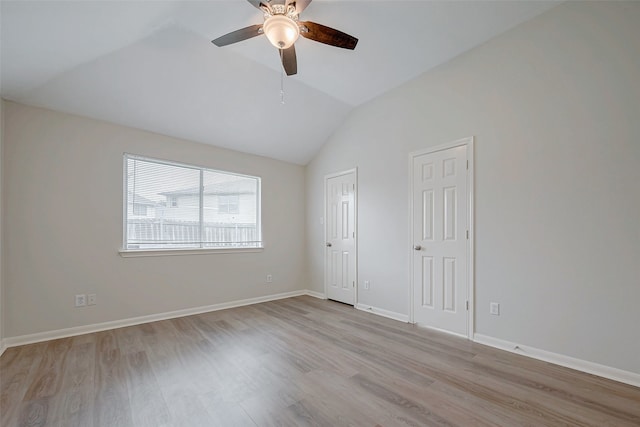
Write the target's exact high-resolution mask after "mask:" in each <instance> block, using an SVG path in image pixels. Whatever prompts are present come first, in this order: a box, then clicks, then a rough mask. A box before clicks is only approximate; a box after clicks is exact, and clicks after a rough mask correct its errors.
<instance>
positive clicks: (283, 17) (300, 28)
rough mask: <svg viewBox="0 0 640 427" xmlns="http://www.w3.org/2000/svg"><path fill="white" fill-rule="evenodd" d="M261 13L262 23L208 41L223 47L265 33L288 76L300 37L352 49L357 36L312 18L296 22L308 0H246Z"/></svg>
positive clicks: (293, 71) (295, 65) (294, 67)
mask: <svg viewBox="0 0 640 427" xmlns="http://www.w3.org/2000/svg"><path fill="white" fill-rule="evenodd" d="M247 1H248V2H249V3H251V4H252V5H253V6H255V7H256V8H258V9H260V10H261V11H262V12H263V13H264V23H262V24H256V25H251V26H249V27H245V28H241V29H239V30H236V31H232V32H230V33H228V34H225V35H224V36H221V37H218V38H217V39H215V40H213V41H212V42H211V43H213V44H215V45H216V46H220V47H222V46H226V45H228V44H232V43H237V42H239V41H242V40H247V39H250V38H252V37H256V36H259V35H262V34H264V35H266V36H267V38H268V39H269V41H270V42H271V44H272V45H274V46H275V47H276V48H278V50H279V52H280V59H281V61H282V66H283V67H284V71H285V72H286V73H287V75H288V76H291V75H294V74H296V73H297V72H298V63H297V60H296V49H295V46H294V43H295V42H296V40H298V37H299V36H302V37H304V38H306V39H309V40H315V41H317V42H320V43H324V44H328V45H331V46H336V47H341V48H343V49H351V50H353V49H355V47H356V44H357V43H358V39H357V38H355V37H353V36H350V35H349V34H346V33H343V32H342V31H338V30H336V29H333V28H330V27H326V26H324V25H320V24H316V23H315V22H311V21H299V20H298V16H299V15H300V13H302V11H303V10H305V9H306V8H307V6H309V3H311V0H247Z"/></svg>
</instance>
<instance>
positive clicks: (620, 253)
mask: <svg viewBox="0 0 640 427" xmlns="http://www.w3.org/2000/svg"><path fill="white" fill-rule="evenodd" d="M638 22H640V3H637V2H636V3H622V2H596V3H591V2H567V3H564V4H562V5H560V6H559V7H557V8H554V9H552V10H550V11H549V12H548V13H545V14H543V15H541V16H539V17H537V18H535V19H533V20H532V21H529V22H527V23H525V24H523V25H521V26H519V27H517V28H514V29H513V30H511V31H509V32H507V33H505V34H503V35H501V36H499V37H497V38H495V39H493V40H491V41H489V42H488V43H486V44H485V45H483V46H481V47H478V48H476V49H474V50H472V51H470V52H468V53H466V54H464V55H462V56H460V57H458V58H456V59H454V60H452V61H451V62H449V63H447V64H445V65H443V66H441V67H439V68H437V69H435V70H433V71H431V72H428V73H426V74H424V75H422V76H420V77H418V78H417V79H415V80H413V81H411V82H410V83H408V84H405V85H403V86H401V87H399V88H397V89H395V90H392V91H391V92H388V93H387V94H385V95H383V96H381V97H380V98H377V99H375V100H373V101H371V102H370V103H368V104H367V105H364V106H362V107H360V108H358V109H357V110H355V111H354V112H353V113H352V114H351V115H350V117H349V118H348V119H347V120H346V121H345V123H344V124H343V125H342V126H341V128H340V129H339V130H338V131H336V132H335V134H334V136H333V137H332V138H331V139H330V140H329V141H328V143H327V144H326V145H325V146H324V147H323V149H322V150H321V152H320V153H319V154H318V155H317V156H316V158H315V159H314V160H313V162H311V164H309V165H308V167H307V230H308V244H309V270H310V274H309V277H310V281H311V282H310V288H311V289H314V290H316V291H320V290H322V289H323V283H322V277H323V272H322V265H323V251H324V246H323V238H322V229H323V226H322V225H320V221H319V218H320V217H322V215H323V213H322V212H323V208H322V206H323V196H322V194H323V177H324V175H325V174H328V173H332V172H336V171H341V170H345V169H349V168H353V167H358V180H359V187H358V188H359V200H358V220H359V224H358V227H359V228H358V230H359V232H358V235H359V258H358V262H359V264H358V267H359V276H358V278H359V281H360V283H359V284H358V286H359V293H360V302H361V303H363V304H366V305H371V306H374V307H378V308H382V309H385V310H389V311H393V312H397V313H401V314H405V315H406V314H408V310H409V298H408V295H409V291H408V286H409V275H408V266H409V259H408V256H409V252H410V251H409V248H410V245H411V242H410V241H409V239H408V230H409V224H408V218H409V214H408V203H409V195H408V164H409V153H410V152H412V151H415V150H419V149H422V148H425V147H429V146H435V145H439V144H443V143H447V142H451V141H454V140H457V139H460V138H463V137H467V136H475V137H476V146H475V148H476V158H475V162H476V163H475V165H476V175H475V179H476V181H475V182H476V191H475V201H476V205H475V206H476V210H475V215H476V223H475V225H476V247H475V251H476V259H475V266H476V278H475V279H476V288H475V289H476V295H477V298H476V310H477V315H476V332H478V333H480V334H484V335H487V336H491V337H495V338H499V339H502V340H506V341H511V342H516V343H519V344H523V345H528V346H532V347H536V348H539V349H543V350H547V351H551V352H554V353H560V354H564V355H568V356H572V357H575V358H579V359H583V360H587V361H591V362H595V363H600V364H603V365H607V366H611V367H616V368H619V369H623V370H627V371H631V372H635V373H640V357H638V355H640V335H639V332H638V325H639V324H640V314H639V313H640V311H639V310H638V301H640V262H638V261H639V260H640V227H639V226H638V221H639V219H640V185H639V184H638V183H640V166H639V165H640V120H639V118H640V114H639V113H640V42H639V40H640V25H638ZM416 52H419V51H416ZM364 280H369V281H370V282H371V289H370V290H368V291H366V290H364V289H363V287H362V282H363V281H364ZM491 301H495V302H499V303H500V304H501V315H500V316H499V317H498V316H491V315H489V302H491Z"/></svg>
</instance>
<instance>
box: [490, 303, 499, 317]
mask: <svg viewBox="0 0 640 427" xmlns="http://www.w3.org/2000/svg"><path fill="white" fill-rule="evenodd" d="M489 314H493V315H494V316H500V304H498V303H497V302H492V303H490V304H489Z"/></svg>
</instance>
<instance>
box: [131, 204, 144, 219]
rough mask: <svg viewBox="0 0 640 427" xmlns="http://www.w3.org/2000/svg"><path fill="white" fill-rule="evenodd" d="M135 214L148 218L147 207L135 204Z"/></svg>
mask: <svg viewBox="0 0 640 427" xmlns="http://www.w3.org/2000/svg"><path fill="white" fill-rule="evenodd" d="M133 214H134V215H142V216H147V205H141V204H140V203H134V204H133Z"/></svg>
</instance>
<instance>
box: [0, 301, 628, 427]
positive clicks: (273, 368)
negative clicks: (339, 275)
mask: <svg viewBox="0 0 640 427" xmlns="http://www.w3.org/2000/svg"><path fill="white" fill-rule="evenodd" d="M0 381H1V392H2V395H1V398H0V410H1V411H2V414H1V418H0V424H1V425H2V426H3V427H10V426H45V425H46V426H61V427H71V426H82V427H90V426H105V427H112V426H154V427H157V426H188V427H195V426H207V427H210V426H224V427H229V426H256V425H257V426H307V425H311V426H431V425H434V426H454V425H457V426H556V425H562V426H567V425H569V426H598V427H601V426H640V388H636V387H632V386H629V385H625V384H621V383H616V382H614V381H609V380H605V379H602V378H598V377H595V376H591V375H588V374H584V373H580V372H576V371H573V370H570V369H566V368H562V367H559V366H555V365H552V364H548V363H544V362H540V361H537V360H533V359H529V358H526V357H522V356H518V355H514V354H511V353H507V352H503V351H499V350H496V349H492V348H490V347H486V346H483V345H479V344H475V343H472V342H470V341H467V340H464V339H460V338H456V337H451V336H448V335H444V334H441V333H437V332H433V331H429V330H425V329H421V328H417V327H415V326H412V325H408V324H404V323H401V322H396V321H393V320H389V319H385V318H382V317H378V316H375V315H373V314H370V313H364V312H361V311H357V310H355V309H353V308H352V307H349V306H345V305H342V304H339V303H335V302H331V301H323V300H318V299H315V298H311V297H298V298H290V299H286V300H280V301H273V302H268V303H263V304H257V305H253V306H248V307H240V308H234V309H229V310H223V311H217V312H212V313H207V314H201V315H196V316H190V317H184V318H179V319H173V320H165V321H160V322H154V323H149V324H144V325H139V326H132V327H127V328H122V329H116V330H111V331H106V332H99V333H93V334H87V335H81V336H77V337H73V338H65V339H58V340H54V341H49V342H43V343H38V344H32V345H25V346H21V347H14V348H9V349H7V350H6V351H5V353H4V354H3V355H2V357H1V358H0Z"/></svg>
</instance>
